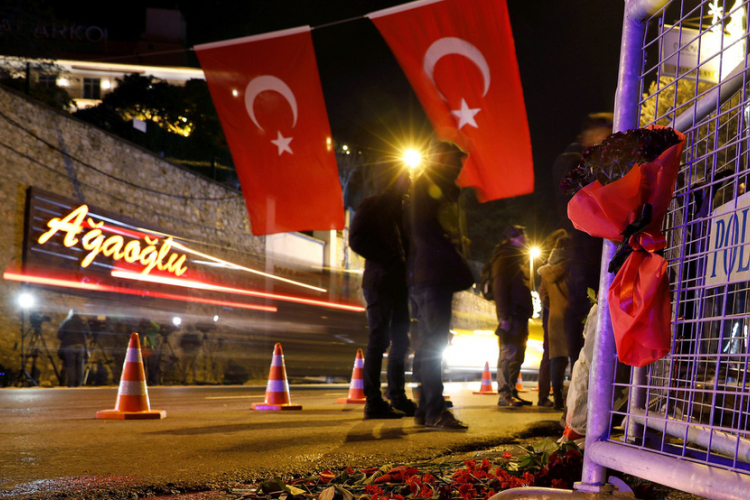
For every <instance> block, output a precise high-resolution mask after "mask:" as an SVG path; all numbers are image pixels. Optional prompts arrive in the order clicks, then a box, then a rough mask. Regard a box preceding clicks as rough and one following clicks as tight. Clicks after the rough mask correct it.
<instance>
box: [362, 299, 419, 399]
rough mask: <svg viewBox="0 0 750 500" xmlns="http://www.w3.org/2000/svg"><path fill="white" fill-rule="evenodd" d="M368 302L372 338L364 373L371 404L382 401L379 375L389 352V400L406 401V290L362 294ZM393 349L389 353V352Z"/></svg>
mask: <svg viewBox="0 0 750 500" xmlns="http://www.w3.org/2000/svg"><path fill="white" fill-rule="evenodd" d="M362 293H363V294H364V296H365V301H366V302H367V326H368V327H369V334H368V339H367V349H366V351H365V366H364V368H363V372H362V378H363V383H364V393H365V397H366V398H367V400H368V402H370V403H373V402H376V401H378V400H382V398H383V396H382V394H381V392H380V371H381V368H382V366H383V354H384V353H385V351H386V350H388V369H387V375H386V377H387V380H388V393H387V395H388V399H390V400H391V401H393V400H398V399H401V398H405V397H406V393H405V391H404V386H405V384H406V379H405V375H404V371H405V364H406V355H407V354H408V352H409V302H408V301H409V298H408V292H407V289H406V287H401V288H394V289H387V290H367V289H364V290H362ZM389 347H390V349H389Z"/></svg>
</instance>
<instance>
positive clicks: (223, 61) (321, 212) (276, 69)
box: [194, 27, 344, 235]
mask: <svg viewBox="0 0 750 500" xmlns="http://www.w3.org/2000/svg"><path fill="white" fill-rule="evenodd" d="M194 49H195V52H196V54H197V55H198V59H199V61H200V64H201V67H202V68H203V71H204V73H205V75H206V81H207V82H208V88H209V91H210V92H211V98H212V99H213V102H214V106H215V107H216V111H217V113H218V115H219V120H220V121H221V126H222V128H223V129H224V135H225V136H226V138H227V142H228V143H229V149H230V151H231V152H232V159H233V160H234V164H235V168H236V169H237V175H238V177H239V180H240V184H241V186H242V193H243V195H244V197H245V203H246V205H247V210H248V212H249V214H250V224H251V226H252V232H253V234H256V235H261V234H272V233H281V232H290V231H309V230H326V229H343V227H344V203H343V198H342V193H341V183H340V182H339V177H338V168H337V166H336V157H335V153H334V151H333V148H332V140H331V131H330V125H329V124H328V114H327V112H326V108H325V103H324V101H323V89H322V87H321V85H320V77H319V75H318V66H317V63H316V60H315V52H314V51H313V44H312V36H311V34H310V28H309V27H301V28H293V29H289V30H284V31H277V32H274V33H267V34H264V35H257V36H250V37H246V38H240V39H235V40H228V41H224V42H217V43H210V44H205V45H198V46H196V47H194Z"/></svg>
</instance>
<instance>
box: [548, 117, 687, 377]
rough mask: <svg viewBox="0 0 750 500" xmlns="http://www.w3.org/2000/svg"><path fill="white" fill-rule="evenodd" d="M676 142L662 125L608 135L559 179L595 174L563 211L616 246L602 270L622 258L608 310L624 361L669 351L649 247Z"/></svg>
mask: <svg viewBox="0 0 750 500" xmlns="http://www.w3.org/2000/svg"><path fill="white" fill-rule="evenodd" d="M684 142H685V136H683V135H682V134H680V133H679V132H676V131H673V130H672V129H665V128H651V129H637V130H634V131H628V132H625V133H620V134H614V135H612V136H610V137H609V138H608V139H607V140H605V141H604V142H603V143H602V144H601V145H600V146H597V147H596V148H592V149H589V150H587V151H586V153H584V158H583V159H582V160H581V165H579V167H578V168H577V169H574V170H573V171H571V173H570V174H569V175H568V177H567V178H566V179H565V180H564V181H563V188H566V187H567V188H569V189H568V191H571V190H572V191H575V190H576V188H577V187H578V186H579V185H580V184H581V182H582V181H584V180H587V179H592V178H594V179H596V180H593V182H590V183H589V184H587V185H586V186H585V187H583V188H581V189H580V190H578V191H577V192H576V194H575V196H574V197H573V199H572V200H570V202H569V203H568V217H569V218H570V220H571V221H572V222H573V225H574V226H575V227H576V228H577V229H580V230H581V231H585V232H587V233H588V234H590V235H592V236H595V237H600V238H607V239H609V240H611V241H613V242H616V243H618V244H619V245H620V248H619V249H618V253H617V255H616V256H615V259H613V263H612V264H611V265H610V271H612V270H613V268H615V269H616V268H617V267H619V266H620V261H622V260H623V259H624V264H622V267H620V268H619V271H617V275H616V276H615V279H614V281H613V283H612V285H611V286H610V289H609V312H610V315H611V316H612V327H613V330H614V335H615V343H616V345H617V356H618V358H619V359H620V361H622V362H623V363H625V364H628V365H630V366H644V365H647V364H649V363H652V362H654V361H656V360H658V359H660V358H662V357H664V356H666V355H667V354H668V353H669V350H670V345H671V327H670V318H671V302H670V297H669V278H668V276H667V262H666V260H664V258H662V257H661V256H660V255H658V254H656V253H655V252H658V251H660V250H663V249H664V248H665V246H666V239H665V237H664V235H663V234H662V233H661V225H662V221H663V219H664V215H665V214H666V212H667V209H668V207H669V203H670V200H671V199H672V193H673V192H674V186H675V182H676V180H677V173H678V170H679V166H680V157H681V155H682V148H683V146H684ZM639 162H641V163H639ZM626 168H629V170H628V171H627V173H626V174H625V175H623V176H621V177H619V176H618V172H624V171H625V170H626ZM602 180H604V181H605V182H607V181H609V183H607V184H603V183H602ZM626 256H627V258H625V257H626Z"/></svg>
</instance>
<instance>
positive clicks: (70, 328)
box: [57, 309, 89, 387]
mask: <svg viewBox="0 0 750 500" xmlns="http://www.w3.org/2000/svg"><path fill="white" fill-rule="evenodd" d="M57 338H58V339H59V340H60V348H59V350H58V352H59V353H60V354H61V357H62V358H63V362H64V363H65V378H66V380H67V383H68V387H78V386H80V385H81V384H82V383H83V369H84V366H85V365H86V357H87V346H86V342H87V341H88V338H89V327H88V324H87V323H86V321H85V320H84V319H83V318H82V317H81V316H79V315H78V314H76V313H75V311H73V309H71V310H70V311H69V312H68V316H67V317H66V318H65V319H64V320H63V322H62V323H60V328H59V329H58V330H57Z"/></svg>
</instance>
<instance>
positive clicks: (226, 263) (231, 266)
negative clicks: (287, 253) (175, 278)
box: [172, 241, 328, 292]
mask: <svg viewBox="0 0 750 500" xmlns="http://www.w3.org/2000/svg"><path fill="white" fill-rule="evenodd" d="M172 246H174V247H175V248H180V249H182V251H184V252H188V253H191V254H193V255H198V256H200V257H203V258H204V259H209V260H212V261H213V262H216V263H217V264H221V265H223V266H224V267H227V268H229V269H238V270H241V271H247V272H249V273H253V274H257V275H260V276H263V277H265V278H269V279H273V280H277V281H283V282H285V283H289V284H292V285H296V286H301V287H303V288H309V289H310V290H315V291H316V292H327V291H328V290H326V289H325V288H320V287H317V286H313V285H308V284H307V283H301V282H299V281H294V280H290V279H287V278H282V277H281V276H276V275H273V274H268V273H264V272H263V271H258V270H257V269H252V268H250V267H245V266H240V265H239V264H235V263H233V262H229V261H226V260H222V259H219V258H218V257H213V256H211V255H208V254H205V253H202V252H199V251H197V250H193V249H192V248H189V247H186V246H185V245H183V244H182V243H180V242H178V241H173V242H172Z"/></svg>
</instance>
